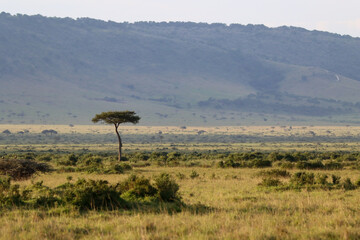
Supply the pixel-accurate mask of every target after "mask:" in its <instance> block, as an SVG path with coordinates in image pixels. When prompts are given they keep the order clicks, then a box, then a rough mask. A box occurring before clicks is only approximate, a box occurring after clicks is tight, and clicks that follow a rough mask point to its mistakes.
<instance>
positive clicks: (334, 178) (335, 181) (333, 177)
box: [331, 175, 341, 185]
mask: <svg viewBox="0 0 360 240" xmlns="http://www.w3.org/2000/svg"><path fill="white" fill-rule="evenodd" d="M340 179H341V177H340V176H336V175H331V181H332V184H334V185H336V184H339V183H340Z"/></svg>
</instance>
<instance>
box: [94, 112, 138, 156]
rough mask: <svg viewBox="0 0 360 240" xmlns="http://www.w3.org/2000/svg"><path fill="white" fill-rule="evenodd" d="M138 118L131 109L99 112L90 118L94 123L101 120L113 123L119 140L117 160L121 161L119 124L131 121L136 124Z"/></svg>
mask: <svg viewBox="0 0 360 240" xmlns="http://www.w3.org/2000/svg"><path fill="white" fill-rule="evenodd" d="M139 120H140V117H139V116H137V115H136V114H135V112H132V111H122V112H102V113H100V114H96V115H95V117H94V118H93V119H92V121H93V122H94V123H97V122H103V123H106V124H114V126H115V132H116V135H117V137H118V140H119V158H118V160H119V161H121V148H122V141H121V137H120V134H119V131H118V128H119V125H120V124H122V123H133V124H136V123H138V122H139Z"/></svg>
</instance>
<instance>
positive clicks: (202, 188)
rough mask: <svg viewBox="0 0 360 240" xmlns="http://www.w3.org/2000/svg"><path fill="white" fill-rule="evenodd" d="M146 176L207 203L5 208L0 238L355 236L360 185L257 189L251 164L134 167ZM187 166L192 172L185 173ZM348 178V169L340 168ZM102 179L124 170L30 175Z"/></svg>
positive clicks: (359, 224)
mask: <svg viewBox="0 0 360 240" xmlns="http://www.w3.org/2000/svg"><path fill="white" fill-rule="evenodd" d="M135 171H136V172H138V173H141V174H143V175H145V176H148V177H152V176H154V175H155V174H158V173H160V172H169V173H171V174H173V175H176V174H178V173H182V174H184V175H185V176H186V178H185V179H182V180H180V179H178V180H177V182H178V183H179V184H180V189H181V195H182V196H183V201H184V202H185V203H187V204H192V205H195V206H196V204H199V203H201V204H202V205H205V206H206V207H207V208H205V209H200V210H199V212H198V213H194V212H192V211H186V210H185V211H182V212H180V213H174V214H169V213H168V212H166V210H164V211H161V210H160V211H159V212H141V211H135V212H127V211H125V212H122V211H112V212H96V211H91V212H88V213H83V214H81V213H78V212H76V211H74V212H69V213H66V212H61V211H58V212H56V211H46V210H22V209H19V210H12V211H2V215H1V217H0V223H1V227H0V229H1V232H2V235H1V237H0V238H1V239H35V238H38V237H41V238H42V239H74V238H84V239H358V238H359V237H360V230H359V229H360V217H359V210H360V209H359V205H358V199H359V197H360V192H359V191H358V190H355V191H348V192H347V191H344V190H333V191H325V190H316V191H305V190H304V191H300V192H299V191H283V192H276V191H275V192H274V191H271V190H266V189H265V190H264V189H261V188H259V186H258V183H259V182H260V177H257V176H256V173H257V172H258V171H259V170H256V169H239V170H233V169H204V168H160V167H150V168H138V169H136V170H135ZM191 171H197V172H198V173H199V175H200V176H199V177H198V178H195V179H191V178H190V177H189V176H190V173H191ZM336 173H337V174H341V176H343V177H350V178H352V179H353V180H355V179H357V178H358V177H359V174H358V172H357V171H356V172H355V171H341V173H339V172H336ZM70 175H71V176H72V177H74V178H77V177H82V178H83V177H85V178H91V179H107V180H108V181H110V182H117V181H118V180H121V179H124V178H126V174H124V175H91V174H90V175H89V174H73V173H72V174H51V175H41V176H38V177H36V179H32V180H33V181H34V180H35V181H39V180H41V181H44V184H46V185H48V186H56V185H59V184H61V183H64V182H66V178H67V177H68V176H70ZM21 184H23V185H26V184H30V181H26V182H22V183H21Z"/></svg>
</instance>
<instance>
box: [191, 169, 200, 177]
mask: <svg viewBox="0 0 360 240" xmlns="http://www.w3.org/2000/svg"><path fill="white" fill-rule="evenodd" d="M197 177H199V174H198V173H197V171H195V170H193V171H192V172H191V174H190V178H191V179H194V178H197Z"/></svg>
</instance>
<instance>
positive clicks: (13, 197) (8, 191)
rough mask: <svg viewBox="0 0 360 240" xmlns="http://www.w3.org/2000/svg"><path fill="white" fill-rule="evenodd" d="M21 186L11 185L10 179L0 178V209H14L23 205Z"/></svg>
mask: <svg viewBox="0 0 360 240" xmlns="http://www.w3.org/2000/svg"><path fill="white" fill-rule="evenodd" d="M19 188H20V186H19V185H17V184H16V185H11V180H10V178H9V177H4V176H3V177H0V207H13V206H20V205H22V204H23V201H22V199H21V194H20V191H19Z"/></svg>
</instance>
